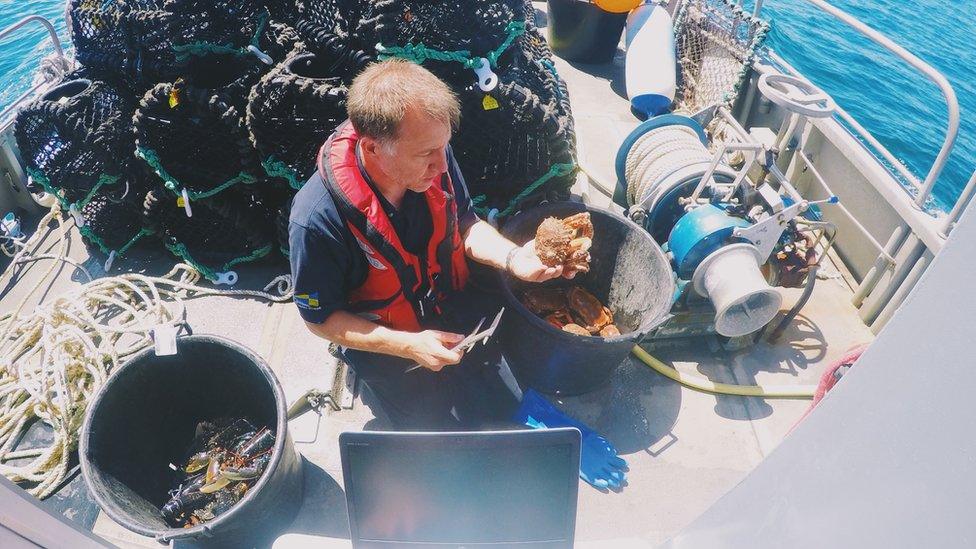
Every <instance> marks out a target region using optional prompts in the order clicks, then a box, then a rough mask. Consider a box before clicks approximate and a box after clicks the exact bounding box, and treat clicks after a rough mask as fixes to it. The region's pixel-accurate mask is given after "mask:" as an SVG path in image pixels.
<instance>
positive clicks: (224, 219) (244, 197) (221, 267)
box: [143, 189, 274, 281]
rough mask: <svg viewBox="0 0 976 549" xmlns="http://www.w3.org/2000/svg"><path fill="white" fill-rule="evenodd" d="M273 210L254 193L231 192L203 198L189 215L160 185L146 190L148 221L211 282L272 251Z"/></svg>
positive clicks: (146, 224)
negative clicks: (218, 198)
mask: <svg viewBox="0 0 976 549" xmlns="http://www.w3.org/2000/svg"><path fill="white" fill-rule="evenodd" d="M271 215H272V212H271V211H270V209H269V208H268V206H267V204H264V203H262V202H260V201H259V200H258V199H257V198H256V197H255V196H254V195H253V194H251V193H246V192H241V191H231V192H227V193H224V194H223V195H221V197H220V200H201V201H199V202H196V203H195V204H194V207H193V216H192V217H187V216H186V214H185V213H184V210H183V207H182V206H180V205H178V203H177V201H176V200H174V199H172V197H171V196H170V194H169V193H167V192H165V191H163V190H162V189H153V190H151V191H149V192H148V193H146V197H145V201H144V203H143V223H144V225H145V226H146V227H147V228H148V229H150V230H152V231H154V232H155V233H156V234H158V235H159V236H160V237H162V238H163V242H164V244H165V245H166V248H167V249H169V251H170V252H172V253H173V254H174V255H175V256H177V257H179V258H180V259H182V260H183V261H185V262H186V263H189V264H190V265H192V266H193V267H194V268H196V269H197V270H198V271H200V273H201V274H202V275H203V276H204V277H205V278H207V279H208V280H210V281H216V280H217V274H218V273H221V272H226V271H228V270H230V269H231V268H233V267H234V266H235V265H239V264H242V263H249V262H252V261H257V260H259V259H262V258H264V257H266V256H267V255H268V254H269V253H270V252H271V251H272V250H273V248H274V247H273V245H272V242H273V236H272V234H271V228H272V226H273V224H272V219H271Z"/></svg>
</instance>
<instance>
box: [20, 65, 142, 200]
mask: <svg viewBox="0 0 976 549" xmlns="http://www.w3.org/2000/svg"><path fill="white" fill-rule="evenodd" d="M84 74H85V73H84V72H82V71H76V72H73V73H70V74H69V75H67V76H66V79H65V80H64V81H63V82H62V83H61V84H60V85H58V86H56V87H55V88H54V89H52V90H51V91H49V92H47V93H46V94H44V95H43V96H42V97H41V98H39V99H38V100H36V101H34V102H32V103H30V104H29V105H26V106H25V107H23V108H22V109H21V110H20V112H19V113H18V114H17V119H16V123H15V129H14V134H15V137H16V140H17V146H18V148H19V149H20V152H21V156H22V158H23V159H24V163H25V165H26V167H27V171H28V173H29V174H30V175H31V177H32V178H33V179H34V181H35V182H37V183H41V184H42V185H44V186H46V187H47V189H46V190H47V191H48V192H51V193H52V194H56V195H58V196H60V197H61V202H62V206H63V207H65V208H66V209H67V208H68V207H69V206H70V205H71V204H75V205H76V208H77V209H80V208H81V207H82V206H84V202H85V201H86V200H87V199H88V198H89V197H90V196H91V195H93V194H95V193H97V192H100V190H108V189H110V188H111V187H124V188H125V189H127V190H128V191H131V192H140V189H141V192H145V190H144V185H145V180H144V178H142V177H139V176H138V171H137V170H135V169H133V168H134V166H133V162H132V161H131V160H130V159H131V157H130V155H129V151H131V150H132V130H131V124H132V119H131V116H132V114H131V113H132V108H133V105H132V102H131V101H130V100H129V99H128V94H127V93H125V92H123V91H120V90H118V89H117V88H115V87H114V86H112V85H109V84H108V83H105V82H102V81H98V80H90V79H87V78H77V77H78V76H83V75H84Z"/></svg>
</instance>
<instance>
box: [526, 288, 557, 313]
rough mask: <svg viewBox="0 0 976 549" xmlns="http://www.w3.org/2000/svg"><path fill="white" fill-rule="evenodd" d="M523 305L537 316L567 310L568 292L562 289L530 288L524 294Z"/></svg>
mask: <svg viewBox="0 0 976 549" xmlns="http://www.w3.org/2000/svg"><path fill="white" fill-rule="evenodd" d="M522 304H523V305H525V307H526V308H527V309H528V310H530V311H532V312H533V313H534V314H537V315H544V314H547V313H551V312H553V311H558V310H560V309H565V308H566V292H565V291H564V290H563V289H562V288H539V287H535V288H529V289H527V290H525V292H523V293H522Z"/></svg>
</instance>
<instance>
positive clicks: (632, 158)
mask: <svg viewBox="0 0 976 549" xmlns="http://www.w3.org/2000/svg"><path fill="white" fill-rule="evenodd" d="M706 143H707V139H706V137H705V132H704V130H702V128H701V126H700V125H699V124H698V123H697V122H695V121H694V120H692V119H691V118H688V117H685V116H680V115H662V116H657V117H654V118H651V119H649V120H647V121H646V122H644V123H643V124H641V125H640V126H638V127H637V129H635V130H634V131H633V132H632V133H631V134H630V135H629V136H628V137H627V138H626V139H625V140H624V142H623V144H622V145H621V147H620V150H619V151H618V152H617V163H616V168H617V178H618V181H619V184H620V185H622V186H623V187H624V189H625V190H626V204H625V205H626V206H627V207H638V208H640V209H642V210H644V211H645V212H646V213H647V219H646V221H645V227H646V228H647V230H648V231H650V233H651V235H652V236H654V238H655V239H656V240H657V241H658V242H661V243H663V242H666V241H667V239H668V235H669V234H670V232H671V228H672V227H673V226H674V222H675V221H677V219H678V218H679V217H680V216H681V215H682V214H684V206H683V205H681V204H680V203H679V202H678V199H679V198H684V197H687V196H689V195H691V194H692V191H693V190H694V189H695V187H696V186H697V185H698V183H699V182H700V181H701V179H702V177H704V176H705V173H706V172H707V171H708V168H709V166H710V165H711V163H712V160H713V157H714V155H713V154H712V153H711V152H709V150H708V148H707V147H706ZM735 176H736V172H735V171H734V170H733V169H732V168H730V167H728V166H726V165H725V164H722V163H720V164H719V166H718V167H717V168H716V170H715V173H714V174H713V178H714V179H715V180H717V181H722V182H731V181H733V180H734V179H735ZM707 189H708V188H707V187H706V191H707ZM703 197H704V198H708V194H707V192H706V194H704V195H703Z"/></svg>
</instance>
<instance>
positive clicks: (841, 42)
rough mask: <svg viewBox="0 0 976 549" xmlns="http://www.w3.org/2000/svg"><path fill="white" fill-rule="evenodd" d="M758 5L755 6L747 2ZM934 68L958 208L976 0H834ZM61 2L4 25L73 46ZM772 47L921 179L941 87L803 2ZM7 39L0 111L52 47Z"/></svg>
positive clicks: (971, 143)
mask: <svg viewBox="0 0 976 549" xmlns="http://www.w3.org/2000/svg"><path fill="white" fill-rule="evenodd" d="M749 3H750V4H751V0H750V2H749ZM833 4H834V5H835V6H837V7H839V8H841V9H843V10H845V11H847V12H849V13H851V14H852V15H854V16H856V17H858V18H859V19H860V20H861V21H863V22H865V23H867V24H868V25H870V26H872V27H874V28H875V29H877V30H879V31H881V32H883V33H884V34H886V35H887V36H888V37H890V38H891V39H893V40H894V41H895V42H897V43H899V44H901V45H902V46H904V47H905V48H907V49H908V50H909V51H911V52H912V53H914V54H915V55H917V56H919V57H921V58H922V59H924V60H926V61H928V62H929V63H931V64H932V65H933V66H934V67H936V68H937V69H938V70H940V71H941V72H942V73H943V74H945V75H946V77H947V78H948V79H949V81H950V82H951V83H952V85H953V87H954V88H955V90H956V94H957V96H958V98H959V105H960V110H961V116H962V124H961V127H960V130H959V138H958V140H957V142H956V148H955V152H954V153H953V155H952V157H950V159H949V163H948V165H947V166H946V168H945V170H944V171H943V172H942V175H941V177H940V178H939V183H938V185H937V186H936V188H935V199H936V202H937V205H939V206H942V207H945V206H946V205H947V204H952V202H953V201H954V200H955V198H956V197H957V196H958V194H959V192H960V191H961V190H962V188H963V186H965V184H966V182H967V181H968V179H969V176H970V174H971V173H972V172H973V170H974V169H976V16H974V11H973V9H974V7H976V4H974V0H915V1H914V2H908V1H905V0H833ZM63 9H64V2H63V0H0V28H2V27H5V26H7V25H9V24H11V23H13V22H15V21H17V20H19V19H20V18H21V17H24V16H26V15H30V14H40V15H44V16H46V17H48V18H49V19H50V20H51V21H52V22H54V23H55V25H56V27H57V28H58V32H59V34H60V36H61V38H62V43H63V44H64V46H65V47H70V40H69V39H68V32H67V30H66V29H65V23H64V20H63V17H62V12H63ZM763 17H764V18H766V19H768V20H770V21H771V23H772V31H771V33H770V35H769V39H768V40H767V46H769V47H770V48H772V49H773V50H775V51H776V52H777V53H779V54H780V55H781V56H782V57H783V58H784V59H786V60H787V62H789V63H790V64H791V65H793V66H794V67H796V68H797V69H799V70H800V72H802V73H803V74H804V75H806V76H807V77H808V78H809V79H811V80H812V81H813V82H815V83H816V84H817V85H819V86H820V87H822V88H824V89H825V90H826V91H827V92H828V93H830V94H831V95H833V97H834V98H835V99H836V100H837V102H838V103H839V104H840V105H842V106H843V107H844V109H846V110H847V111H848V112H849V113H851V114H852V115H853V116H854V117H855V118H856V119H857V120H858V121H859V122H860V123H861V124H862V125H863V126H864V127H866V128H867V129H868V130H869V131H870V132H871V133H872V134H874V136H875V137H877V138H878V140H879V141H881V143H883V144H884V145H885V146H886V147H887V148H888V149H889V150H890V151H891V152H892V153H893V154H894V155H895V156H896V157H897V158H899V159H900V160H902V161H903V162H904V163H905V164H906V165H907V166H908V167H909V168H910V169H911V170H912V171H913V172H914V173H915V174H916V175H918V176H919V178H924V176H925V174H926V173H927V172H928V170H929V168H930V167H931V165H932V161H933V160H934V159H935V156H936V154H937V153H938V150H939V147H940V146H941V145H942V140H943V139H944V137H945V130H946V106H945V101H944V99H943V97H942V94H941V93H940V92H939V89H938V88H937V87H936V86H935V84H933V83H931V82H930V81H929V80H928V79H926V78H925V77H923V76H922V75H920V74H919V73H917V72H916V71H915V70H914V69H913V68H912V67H911V66H909V65H908V64H907V63H905V62H903V61H901V60H900V59H898V58H897V57H895V56H894V55H891V54H889V53H887V51H886V50H884V49H882V48H881V47H880V46H875V45H873V43H872V42H870V41H869V40H868V39H867V38H864V37H863V36H861V35H860V34H859V33H857V32H856V31H854V30H853V29H851V28H849V27H847V26H846V25H844V24H843V23H841V22H839V21H837V20H835V19H834V18H833V17H831V16H830V15H828V14H826V13H824V12H821V11H820V10H819V9H818V8H817V7H816V6H814V5H812V4H810V3H808V2H807V1H806V0H767V1H766V2H765V3H764V5H763ZM35 28H36V29H37V30H31V31H30V32H21V33H18V34H17V35H16V36H14V37H13V39H7V40H4V41H0V108H3V106H5V105H6V104H8V103H9V102H10V101H12V100H13V99H15V98H16V97H18V96H19V95H20V94H21V93H23V92H24V91H25V90H26V89H27V88H28V87H29V78H28V75H29V74H30V72H31V71H32V70H33V69H34V67H36V66H37V63H38V60H39V59H40V58H41V57H43V56H44V55H45V54H47V53H49V52H50V51H51V46H50V43H49V41H48V40H47V39H46V33H45V32H44V31H43V30H40V27H35Z"/></svg>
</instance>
